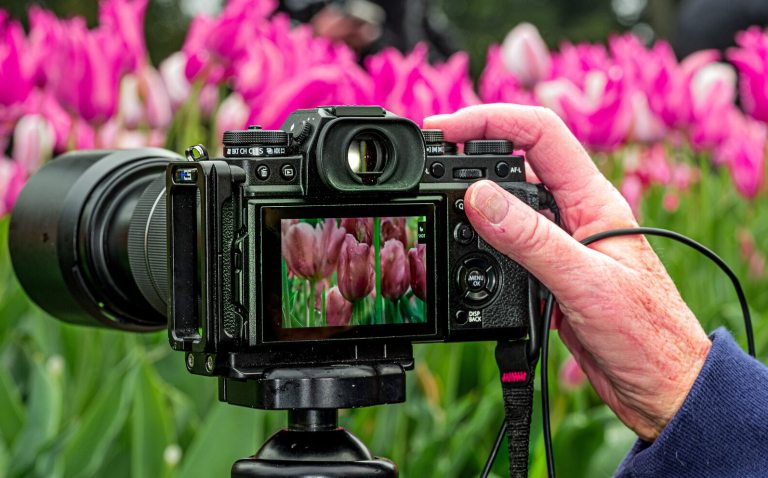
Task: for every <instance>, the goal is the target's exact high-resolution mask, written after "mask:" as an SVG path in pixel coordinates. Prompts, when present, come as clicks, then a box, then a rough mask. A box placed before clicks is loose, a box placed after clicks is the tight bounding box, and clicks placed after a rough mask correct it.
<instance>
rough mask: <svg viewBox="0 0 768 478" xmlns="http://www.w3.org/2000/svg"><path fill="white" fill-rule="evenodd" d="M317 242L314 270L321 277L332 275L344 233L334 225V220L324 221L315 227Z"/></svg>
mask: <svg viewBox="0 0 768 478" xmlns="http://www.w3.org/2000/svg"><path fill="white" fill-rule="evenodd" d="M317 231H318V242H317V251H318V254H317V257H318V258H319V260H318V261H317V262H316V268H317V271H318V273H319V274H320V276H321V277H328V276H330V275H331V274H333V271H334V269H336V264H337V262H338V260H339V254H340V253H341V247H342V245H343V244H344V238H345V236H346V234H345V231H344V230H343V229H341V228H339V227H338V226H337V225H336V219H330V218H327V219H325V220H324V221H323V222H322V223H321V224H318V226H317Z"/></svg>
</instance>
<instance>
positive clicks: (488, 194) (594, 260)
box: [464, 181, 608, 299]
mask: <svg viewBox="0 0 768 478" xmlns="http://www.w3.org/2000/svg"><path fill="white" fill-rule="evenodd" d="M464 204H465V212H466V214H467V217H468V218H469V220H470V222H471V223H472V226H473V227H474V228H475V230H476V231H477V232H478V234H480V236H481V237H482V238H483V239H485V240H486V241H487V242H488V243H489V244H490V245H491V246H493V247H494V248H495V249H496V250H498V251H499V252H501V253H503V254H505V255H507V256H508V257H510V258H511V259H513V260H514V261H516V262H517V263H519V264H520V265H522V266H523V267H524V268H525V269H527V270H528V271H529V272H531V273H532V274H533V275H534V276H536V277H537V278H538V279H539V280H540V281H541V282H542V283H543V284H544V285H545V286H546V287H547V288H548V289H549V290H550V291H551V292H552V293H553V294H555V296H557V297H558V298H560V299H563V298H567V297H568V296H571V295H573V290H574V283H579V282H581V279H580V278H581V277H582V276H584V275H585V274H588V275H592V276H595V275H596V274H597V275H598V276H602V274H600V272H601V271H600V270H599V268H601V267H607V266H608V263H607V260H608V258H607V257H606V256H604V255H602V254H601V253H599V252H597V251H594V250H592V249H589V248H587V247H585V246H583V245H581V244H580V243H579V242H578V241H576V240H574V239H573V238H572V237H571V236H569V235H568V234H567V233H566V232H565V231H563V230H562V229H560V228H559V227H557V226H556V225H555V224H554V223H552V222H551V221H549V220H547V219H546V218H545V217H544V216H542V215H541V214H539V213H538V212H536V211H534V210H533V209H532V208H531V207H530V206H528V205H527V204H525V203H523V202H522V201H520V200H519V199H517V198H516V197H515V196H513V195H511V194H509V193H508V192H506V191H505V190H503V189H502V188H501V187H500V186H498V185H497V184H495V183H494V182H491V181H480V182H477V183H474V184H473V185H472V186H470V188H469V189H468V190H467V193H466V195H465V200H464Z"/></svg>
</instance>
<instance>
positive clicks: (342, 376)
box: [220, 363, 405, 478]
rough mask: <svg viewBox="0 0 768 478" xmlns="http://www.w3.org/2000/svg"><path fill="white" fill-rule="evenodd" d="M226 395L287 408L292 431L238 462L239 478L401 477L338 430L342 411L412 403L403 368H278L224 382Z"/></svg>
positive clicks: (265, 406) (236, 477) (253, 404)
mask: <svg viewBox="0 0 768 478" xmlns="http://www.w3.org/2000/svg"><path fill="white" fill-rule="evenodd" d="M220 380H221V382H220V394H221V396H220V398H221V399H222V400H224V401H228V402H230V403H236V404H241V405H243V404H248V406H251V407H254V408H261V409H266V410H288V426H287V428H284V429H282V430H280V431H278V432H277V433H275V434H274V435H272V436H271V437H270V438H269V439H268V440H267V441H266V442H264V444H263V445H262V446H261V448H259V450H258V452H256V454H255V455H253V456H250V457H248V458H242V459H240V460H238V461H236V462H235V463H234V465H232V478H252V477H277V478H281V477H307V478H309V477H313V478H333V477H339V478H349V477H360V478H368V477H377V478H397V467H396V466H395V464H394V463H392V462H391V461H389V460H387V459H385V458H376V457H374V456H372V455H371V453H370V451H368V448H367V447H366V446H365V444H364V443H363V442H362V441H361V440H360V439H359V438H357V437H355V436H354V435H353V434H351V433H350V432H348V431H347V430H345V429H343V428H341V427H339V425H338V410H339V409H340V408H357V407H368V406H372V405H381V404H385V403H400V402H403V401H405V369H404V368H403V366H402V365H401V364H399V363H376V364H371V365H358V364H345V365H333V366H323V367H301V368H277V369H272V370H269V371H267V372H266V373H265V374H264V375H263V377H260V378H254V379H249V380H247V381H238V380H233V379H229V378H222V379H220Z"/></svg>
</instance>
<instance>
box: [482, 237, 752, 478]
mask: <svg viewBox="0 0 768 478" xmlns="http://www.w3.org/2000/svg"><path fill="white" fill-rule="evenodd" d="M637 234H642V235H646V236H659V237H666V238H668V239H673V240H675V241H678V242H680V243H682V244H685V245H686V246H688V247H690V248H692V249H695V250H696V251H698V252H700V253H701V254H703V255H704V256H706V257H707V258H709V259H710V260H711V261H712V262H714V263H715V264H717V266H718V267H720V269H721V270H722V271H723V272H725V275H727V276H728V278H729V279H731V282H732V283H733V287H734V289H735V290H736V295H737V296H738V298H739V305H740V306H741V313H742V316H743V318H744V329H745V332H746V335H747V351H748V353H749V355H751V356H752V357H755V355H756V354H755V338H754V332H753V330H752V316H751V315H750V313H749V304H747V297H746V296H745V295H744V290H743V289H742V287H741V283H740V282H739V278H738V277H737V276H736V274H735V273H734V272H733V270H732V269H731V268H730V267H728V264H726V262H725V261H724V260H723V259H721V258H720V256H718V255H717V254H715V253H714V252H713V251H712V250H711V249H709V248H707V247H706V246H704V245H702V244H700V243H698V242H696V241H694V240H693V239H691V238H689V237H686V236H684V235H682V234H679V233H677V232H674V231H668V230H666V229H659V228H655V227H635V228H623V229H612V230H610V231H605V232H601V233H598V234H594V235H592V236H589V237H588V238H586V239H584V240H583V241H581V243H582V244H583V245H585V246H587V245H590V244H592V243H594V242H597V241H601V240H603V239H608V238H610V237H619V236H634V235H637ZM554 302H555V297H554V296H553V295H552V293H551V292H550V293H548V295H547V301H546V305H545V306H544V317H543V319H544V320H543V324H542V327H543V329H544V330H543V331H542V335H541V337H542V344H541V412H542V413H541V415H542V419H543V422H544V423H543V433H544V451H545V454H546V458H547V475H548V477H549V478H555V460H554V453H553V449H552V428H551V424H550V416H549V373H548V370H547V369H548V364H549V327H550V324H551V322H552V312H553V309H554ZM506 430H507V424H506V421H505V422H504V423H502V425H501V429H500V430H499V434H498V436H497V437H496V443H495V444H494V448H493V450H492V451H491V454H490V455H489V456H488V461H487V462H486V464H485V468H484V470H483V475H482V476H483V478H486V477H487V476H488V473H489V472H490V469H491V466H492V465H493V462H494V460H495V459H496V455H497V454H498V452H499V446H500V445H501V438H502V437H503V436H504V433H506Z"/></svg>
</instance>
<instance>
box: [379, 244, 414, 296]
mask: <svg viewBox="0 0 768 478" xmlns="http://www.w3.org/2000/svg"><path fill="white" fill-rule="evenodd" d="M410 286H411V274H410V265H409V262H408V258H407V257H406V255H405V247H404V246H403V243H402V242H400V241H399V240H397V239H390V240H388V241H387V242H385V243H384V247H382V249H381V295H382V296H383V297H384V298H385V299H389V300H398V299H400V297H402V296H403V295H404V294H405V293H406V292H407V291H408V288H409V287H410Z"/></svg>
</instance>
